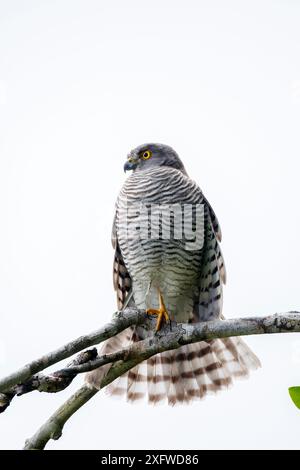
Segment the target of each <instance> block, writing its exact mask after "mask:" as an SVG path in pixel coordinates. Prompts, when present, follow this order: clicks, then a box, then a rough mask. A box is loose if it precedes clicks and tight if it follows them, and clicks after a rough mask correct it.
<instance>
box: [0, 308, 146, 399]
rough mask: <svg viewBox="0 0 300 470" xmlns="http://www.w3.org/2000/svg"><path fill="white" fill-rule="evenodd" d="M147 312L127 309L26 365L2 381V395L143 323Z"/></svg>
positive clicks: (0, 387) (0, 382) (0, 389)
mask: <svg viewBox="0 0 300 470" xmlns="http://www.w3.org/2000/svg"><path fill="white" fill-rule="evenodd" d="M145 316H146V314H145V312H144V311H141V310H137V309H133V308H131V309H125V310H123V311H122V312H118V313H116V314H115V315H114V317H113V319H112V320H111V322H110V323H108V324H107V325H105V326H103V327H102V328H100V329H99V330H96V331H93V332H92V333H90V334H88V335H84V336H80V337H79V338H76V339H75V340H73V341H71V342H69V343H67V344H65V345H64V346H62V347H60V348H58V349H56V350H55V351H51V352H50V353H48V354H45V355H44V356H42V357H39V358H38V359H36V360H34V361H32V362H30V363H29V364H26V365H25V366H24V367H21V369H19V370H17V371H16V372H13V373H12V374H10V375H8V376H7V377H4V378H3V379H1V380H0V393H5V392H8V391H9V390H10V389H11V388H12V387H14V386H15V385H17V384H20V383H23V382H25V381H26V380H28V379H30V377H32V376H33V375H34V374H36V373H37V372H41V371H42V370H44V369H46V368H47V367H49V366H52V365H53V364H56V363H57V362H59V361H61V360H63V359H66V358H67V357H70V356H73V354H76V353H77V352H79V351H82V350H83V349H85V348H88V347H90V346H94V345H95V344H99V343H101V342H102V341H105V340H106V339H108V338H111V337H112V336H114V335H116V334H118V333H120V331H122V330H125V329H126V328H128V327H129V326H130V325H136V324H139V323H142V322H143V321H144V320H145Z"/></svg>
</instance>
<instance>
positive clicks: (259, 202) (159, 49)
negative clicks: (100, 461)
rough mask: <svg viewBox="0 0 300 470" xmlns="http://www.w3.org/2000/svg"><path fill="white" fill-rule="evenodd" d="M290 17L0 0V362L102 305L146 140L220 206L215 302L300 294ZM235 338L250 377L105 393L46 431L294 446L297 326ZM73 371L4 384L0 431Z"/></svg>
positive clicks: (13, 364)
mask: <svg viewBox="0 0 300 470" xmlns="http://www.w3.org/2000/svg"><path fill="white" fill-rule="evenodd" d="M299 22H300V5H299V3H298V2H296V1H292V0H290V1H266V0H265V1H252V2H239V1H236V2H234V1H227V2H222V1H196V0H195V1H192V0H186V1H175V0H172V1H167V0H165V1H161V0H160V1H157V0H152V1H151V2H146V1H134V0H127V1H126V2H125V1H121V0H119V1H111V0H109V1H108V0H107V1H101V0H98V1H96V0H94V1H93V0H89V1H83V0H82V1H78V0H77V1H74V0H72V1H71V0H69V1H67V0H63V1H58V0H56V1H51V2H47V1H38V0H36V1H30V0H28V1H26V2H24V1H16V0H12V1H3V0H1V1H0V224H1V225H0V315H1V330H0V373H1V375H4V374H7V373H9V372H11V371H12V370H14V369H16V368H17V367H19V366H21V365H23V364H24V363H25V362H27V361H29V360H30V359H33V358H35V357H37V356H39V355H41V354H42V353H44V352H47V351H49V350H51V349H54V348H55V347H58V346H60V345H61V344H63V343H65V342H67V341H68V340H70V339H73V338H74V337H77V336H79V335H81V334H83V333H87V332H89V331H92V330H93V329H95V328H97V327H99V326H100V325H102V324H103V323H105V322H106V321H108V320H109V319H110V317H111V314H112V312H113V311H114V310H115V309H116V305H115V294H114V292H113V288H112V280H111V277H112V275H111V272H112V257H113V251H112V248H111V245H110V230H111V223H112V217H113V210H114V203H115V199H116V196H117V193H118V190H119V188H120V186H121V184H122V182H123V181H124V178H125V176H124V174H123V163H124V161H125V158H126V154H127V152H128V151H129V150H130V149H131V148H133V147H135V146H137V145H139V144H141V143H144V142H148V141H154V142H163V143H167V144H169V145H171V146H173V147H174V148H175V149H176V150H177V151H178V153H179V154H180V156H181V157H182V159H183V161H184V164H185V166H186V168H187V171H188V172H189V174H190V175H191V176H192V177H193V178H194V179H195V180H196V181H197V182H198V183H199V185H200V186H201V188H202V189H203V191H204V193H205V195H206V196H207V197H208V199H209V200H210V202H211V203H212V205H213V207H214V208H215V210H216V212H217V214H218V217H219V219H220V222H221V225H222V230H223V239H224V241H223V243H222V248H223V252H224V256H225V261H226V262H227V271H228V285H227V287H226V288H225V293H224V314H225V315H226V316H227V317H239V316H247V315H253V314H256V315H264V314H271V313H275V312H281V311H288V310H292V309H297V308H298V309H299V300H300V299H299V265H300V255H299V231H300V222H299V196H300V190H299V181H298V180H299V170H300V164H299V161H300V152H299V150H300V141H299V125H300V59H299V58H300V28H299ZM247 342H248V344H250V345H251V346H252V348H253V349H254V350H255V352H256V353H257V354H258V356H259V357H260V359H261V361H262V363H263V368H262V370H261V371H259V372H257V373H254V374H253V375H252V376H251V379H250V380H249V381H244V382H239V383H237V384H236V385H235V387H234V388H232V389H231V390H230V391H228V392H223V393H221V394H219V395H217V396H211V397H208V398H207V399H205V400H204V401H202V402H195V403H194V404H192V405H189V406H181V407H180V406H179V407H176V408H170V407H167V405H165V406H159V407H157V408H153V407H149V406H148V405H146V404H141V405H136V406H133V405H129V404H127V403H126V402H124V401H116V400H112V399H109V398H106V397H105V395H104V394H103V393H100V394H99V395H98V396H96V397H95V398H94V399H93V400H92V401H90V402H89V403H88V404H87V405H86V406H85V407H84V408H83V409H81V410H80V412H78V413H76V415H75V416H74V417H73V418H72V419H71V420H70V421H69V423H68V424H67V426H66V427H65V430H64V434H63V437H62V438H61V439H60V440H59V441H57V442H53V441H52V442H51V443H49V445H48V448H49V449H65V448H72V449H76V448H80V449H81V448H82V449H83V448H99V449H114V448H121V449H130V448H132V449H135V448H151V449H159V448H174V449H180V448H181V449H185V448H191V449H197V448H209V449H215V448H225V449H227V448H286V449H287V448H300V444H299V443H300V437H299V429H300V413H299V411H298V410H297V409H296V408H295V407H294V406H293V404H292V403H291V401H290V399H289V396H288V391H287V389H288V387H289V386H291V385H300V336H297V335H285V336H284V335H281V336H272V337H271V336H270V337H267V336H260V337H257V338H247ZM81 382H82V377H80V378H77V380H76V381H75V383H74V384H73V385H72V387H69V388H68V389H67V390H66V391H64V392H62V393H59V394H55V395H46V394H38V393H32V394H29V395H28V396H24V397H21V398H19V399H16V400H14V402H13V404H12V406H11V407H10V408H9V409H8V410H7V411H6V412H5V413H4V414H3V415H2V416H1V418H0V433H1V438H0V446H1V448H21V447H22V445H23V442H24V439H25V438H26V437H29V436H30V435H32V434H33V433H34V431H35V430H36V429H37V428H38V427H39V426H40V425H41V424H42V423H43V422H44V421H45V419H46V418H47V417H48V416H49V415H50V414H51V413H52V412H53V411H54V410H55V409H56V408H57V407H58V406H59V405H60V404H61V403H62V402H63V401H64V400H65V399H66V398H67V397H68V396H69V395H70V394H71V392H72V391H74V390H75V389H76V388H78V386H79V385H80V384H81Z"/></svg>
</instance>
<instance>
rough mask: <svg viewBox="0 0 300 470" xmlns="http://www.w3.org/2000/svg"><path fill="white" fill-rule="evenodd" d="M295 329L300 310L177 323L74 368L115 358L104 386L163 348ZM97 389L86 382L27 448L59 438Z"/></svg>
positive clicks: (94, 365)
mask: <svg viewBox="0 0 300 470" xmlns="http://www.w3.org/2000/svg"><path fill="white" fill-rule="evenodd" d="M295 332H300V313H299V312H289V313H283V314H275V315H271V316H267V317H250V318H244V319H234V320H216V321H210V322H206V323H198V324H187V325H180V324H178V325H176V326H175V327H174V328H172V331H169V330H168V326H166V327H165V328H164V329H163V331H162V332H160V333H159V334H157V335H154V336H152V337H150V338H147V339H145V340H143V341H139V342H137V343H134V344H133V345H131V346H130V347H128V348H124V349H123V350H121V351H118V352H116V353H113V354H110V355H106V356H102V357H100V358H97V359H95V360H93V361H90V362H89V363H86V364H83V365H78V366H76V367H75V370H76V371H77V373H79V372H86V370H93V369H95V368H97V367H99V365H103V363H106V364H107V363H108V362H113V361H115V362H114V363H113V365H112V367H111V368H110V369H109V371H108V372H107V374H106V375H105V376H104V377H103V379H102V382H101V386H100V388H101V389H102V388H104V387H106V386H107V385H108V384H109V383H111V382H113V381H114V380H115V379H116V378H117V377H119V376H121V375H123V374H124V373H125V372H127V371H128V370H130V369H131V368H133V367H134V366H135V365H137V364H139V363H140V362H142V361H144V360H145V359H148V358H149V357H151V356H153V355H155V354H157V353H159V352H162V351H167V350H171V349H177V348H179V347H180V346H182V345H184V344H190V343H195V342H198V341H201V340H211V339H214V338H227V337H231V336H245V335H256V334H273V333H295ZM101 361H102V364H101ZM103 361H105V362H103ZM73 371H74V367H73ZM97 392H98V390H97V389H95V388H90V387H88V386H86V385H84V386H83V387H81V388H80V389H79V390H78V391H77V392H76V393H75V394H74V395H72V396H71V397H70V398H69V400H67V401H66V402H65V403H64V404H63V405H62V406H61V407H60V408H59V409H58V410H57V411H56V412H55V413H54V414H53V415H52V416H51V417H50V418H49V419H48V420H47V421H46V423H45V424H44V425H43V426H42V427H41V428H39V430H38V431H37V432H36V433H35V435H34V436H33V437H32V438H30V439H28V440H27V441H26V444H25V449H44V447H45V445H46V443H47V442H48V441H49V440H50V439H58V438H59V437H60V436H61V434H62V430H63V427H64V425H65V423H66V422H67V420H68V419H69V418H70V417H71V416H72V415H73V414H74V413H75V412H76V411H77V410H78V409H79V408H81V406H83V405H84V404H85V403H86V402H87V401H88V400H90V399H91V398H92V397H93V396H94V395H95V394H96V393H97Z"/></svg>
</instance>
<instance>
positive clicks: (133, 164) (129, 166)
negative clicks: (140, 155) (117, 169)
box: [124, 160, 137, 173]
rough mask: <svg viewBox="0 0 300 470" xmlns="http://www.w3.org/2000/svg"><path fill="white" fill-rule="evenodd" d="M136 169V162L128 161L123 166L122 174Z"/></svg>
mask: <svg viewBox="0 0 300 470" xmlns="http://www.w3.org/2000/svg"><path fill="white" fill-rule="evenodd" d="M136 167H137V162H135V161H130V160H128V161H127V162H126V163H125V165H124V172H125V173H126V171H128V170H135V169H136Z"/></svg>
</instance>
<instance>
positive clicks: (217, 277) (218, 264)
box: [193, 199, 226, 321]
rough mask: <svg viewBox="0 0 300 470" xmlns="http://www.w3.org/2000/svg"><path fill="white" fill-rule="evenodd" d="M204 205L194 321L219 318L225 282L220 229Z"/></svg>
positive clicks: (207, 207) (210, 211) (206, 203)
mask: <svg viewBox="0 0 300 470" xmlns="http://www.w3.org/2000/svg"><path fill="white" fill-rule="evenodd" d="M204 204H205V211H204V214H205V221H204V223H205V240H204V246H203V254H202V262H201V273H200V280H199V298H197V299H196V302H195V306H194V318H193V320H194V321H208V320H213V319H215V318H220V316H221V313H222V284H224V283H225V282H226V271H225V264H224V260H223V256H222V252H221V249H220V246H219V242H218V240H220V239H221V229H220V225H219V223H218V219H217V217H216V215H215V213H214V211H213V209H212V208H211V206H210V204H209V203H208V202H207V200H206V199H204Z"/></svg>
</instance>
